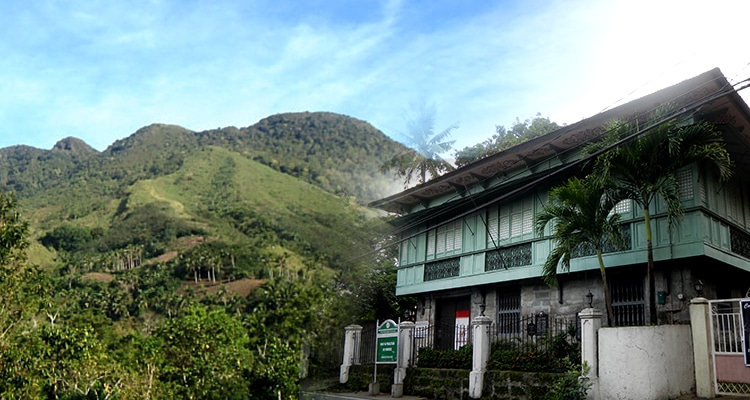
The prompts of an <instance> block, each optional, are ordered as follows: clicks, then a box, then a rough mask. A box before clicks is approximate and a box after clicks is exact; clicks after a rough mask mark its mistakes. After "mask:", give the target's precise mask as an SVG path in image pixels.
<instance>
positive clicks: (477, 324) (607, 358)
mask: <svg viewBox="0 0 750 400" xmlns="http://www.w3.org/2000/svg"><path fill="white" fill-rule="evenodd" d="M695 307H701V309H698V308H695ZM694 308H695V309H694ZM692 314H695V315H692ZM701 316H703V317H702V318H705V305H703V304H699V305H691V319H693V325H692V329H691V325H661V326H638V327H617V328H606V327H602V326H601V321H602V312H601V311H599V310H597V309H594V308H587V309H584V310H583V311H581V312H580V313H579V317H580V320H581V358H582V361H583V362H585V363H587V364H588V366H589V368H590V369H589V372H588V378H589V379H590V382H591V383H592V386H591V389H590V391H589V399H591V400H599V399H607V400H609V399H614V400H631V399H632V400H666V399H671V398H676V397H680V396H682V395H685V394H688V393H695V392H696V391H697V394H698V396H701V397H712V396H711V395H712V394H713V393H711V392H710V388H709V389H707V388H706V387H707V386H710V383H711V381H710V379H711V376H710V373H708V372H709V370H710V360H709V357H708V356H707V353H708V351H707V343H706V342H707V341H708V339H707V338H706V336H707V335H708V334H709V333H708V330H707V329H706V324H707V323H706V322H705V321H704V320H703V319H701ZM491 323H492V320H491V319H490V318H488V317H484V316H480V317H476V318H475V319H474V320H472V323H471V325H472V339H473V340H472V343H473V349H472V350H473V354H472V370H471V371H470V372H469V376H468V378H469V379H468V386H469V387H468V395H469V397H470V398H472V399H479V398H481V397H482V394H483V393H482V390H483V388H486V387H488V386H487V384H486V382H485V380H486V379H487V378H489V379H492V378H491V376H492V375H488V371H487V360H488V357H489V353H490V343H491V337H490V336H491V335H492V334H491V330H490V329H489V327H490V325H491ZM401 324H402V326H401V328H402V330H401V334H400V335H399V343H398V345H399V350H398V351H399V354H401V355H402V356H403V357H401V358H400V360H399V363H398V365H396V366H395V367H396V368H395V369H394V373H393V375H394V376H393V386H392V390H391V395H392V396H393V397H401V396H402V395H403V382H404V380H405V377H406V374H407V372H408V367H410V366H412V365H413V363H412V361H413V360H411V359H410V357H409V356H407V355H410V354H412V346H413V335H412V332H413V329H414V324H413V323H411V322H405V323H404V322H402V323H401ZM360 331H361V327H359V326H350V327H347V330H346V332H347V335H346V339H347V344H345V346H344V350H345V353H344V357H343V360H342V361H343V363H342V366H341V376H340V382H341V383H345V382H346V381H347V380H348V373H349V369H350V368H351V366H352V365H353V364H355V363H356V361H355V359H356V352H357V349H358V348H359V347H360V344H359V343H356V341H358V340H360V337H361V335H359V332H360ZM694 337H697V338H698V339H697V346H696V349H695V351H694V346H693V343H694ZM350 342H351V343H350ZM704 374H705V375H704ZM696 377H698V379H697V382H696Z"/></svg>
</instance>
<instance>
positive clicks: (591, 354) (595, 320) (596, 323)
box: [578, 308, 602, 399]
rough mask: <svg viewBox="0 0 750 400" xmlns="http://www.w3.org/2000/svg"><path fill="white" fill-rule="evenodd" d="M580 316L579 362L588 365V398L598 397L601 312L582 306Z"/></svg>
mask: <svg viewBox="0 0 750 400" xmlns="http://www.w3.org/2000/svg"><path fill="white" fill-rule="evenodd" d="M578 316H579V317H581V362H582V363H586V364H588V366H589V373H588V376H587V378H589V379H590V380H591V392H590V393H589V396H588V398H589V399H592V398H593V399H598V398H599V328H601V327H602V312H601V311H599V310H597V309H596V308H584V309H583V310H581V312H580V313H578Z"/></svg>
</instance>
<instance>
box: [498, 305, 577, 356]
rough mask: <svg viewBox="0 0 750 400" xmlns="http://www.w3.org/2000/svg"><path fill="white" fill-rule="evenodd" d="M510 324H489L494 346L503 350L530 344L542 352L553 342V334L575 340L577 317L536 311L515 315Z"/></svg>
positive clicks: (564, 338)
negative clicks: (516, 316) (526, 314)
mask: <svg viewBox="0 0 750 400" xmlns="http://www.w3.org/2000/svg"><path fill="white" fill-rule="evenodd" d="M510 323H511V325H508V324H507V323H506V324H503V323H498V324H492V325H491V326H490V338H491V339H492V342H493V344H494V345H495V346H497V345H501V346H502V347H503V348H505V349H506V350H525V349H529V348H532V347H533V348H534V349H535V350H537V351H540V352H544V351H547V350H549V349H550V347H551V346H553V345H554V341H555V339H556V338H561V339H563V340H567V341H579V340H580V338H581V333H580V319H579V318H578V316H575V317H561V316H558V317H556V316H551V315H549V314H546V313H539V314H534V315H529V316H526V317H522V318H518V319H516V320H515V321H512V322H510Z"/></svg>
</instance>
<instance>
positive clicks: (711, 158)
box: [594, 109, 731, 324]
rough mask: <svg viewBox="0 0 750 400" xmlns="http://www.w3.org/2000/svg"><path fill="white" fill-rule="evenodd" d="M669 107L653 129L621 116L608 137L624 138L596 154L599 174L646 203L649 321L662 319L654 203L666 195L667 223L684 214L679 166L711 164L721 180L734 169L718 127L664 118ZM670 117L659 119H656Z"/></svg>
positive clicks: (595, 167) (643, 205)
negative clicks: (656, 272) (658, 307)
mask: <svg viewBox="0 0 750 400" xmlns="http://www.w3.org/2000/svg"><path fill="white" fill-rule="evenodd" d="M667 115H668V110H666V109H662V110H659V111H657V112H656V113H655V115H654V116H653V117H652V118H651V121H653V122H650V123H648V124H644V125H643V126H651V127H653V128H651V129H648V130H645V129H644V130H643V132H642V130H641V128H642V127H641V126H639V125H638V124H637V123H627V122H622V121H616V122H613V123H611V124H610V125H609V126H608V127H607V132H608V139H606V140H604V141H603V142H601V145H604V146H606V145H607V144H608V143H614V142H615V141H618V140H619V141H622V140H625V141H624V142H622V143H620V144H619V145H617V146H613V147H612V148H611V149H609V150H608V151H606V152H605V153H602V154H601V155H600V156H599V157H597V159H596V162H595V166H594V170H595V173H596V175H598V176H599V177H600V179H606V180H608V181H609V182H610V183H611V184H612V185H614V186H615V187H617V188H619V189H620V190H622V191H623V192H624V193H625V196H626V197H627V198H630V199H632V200H633V201H634V202H635V203H636V204H638V205H640V206H641V207H642V208H643V217H644V224H645V229H646V232H645V233H646V249H647V269H646V280H647V284H648V292H649V323H651V324H655V323H657V316H656V293H655V290H656V289H655V283H654V255H653V244H652V231H651V208H650V206H651V205H652V204H654V203H653V202H654V201H655V200H656V199H657V198H658V197H661V198H662V199H663V200H664V202H665V204H666V206H667V226H668V228H669V229H671V228H672V225H673V224H674V222H676V221H678V220H679V218H680V217H681V216H682V203H681V200H680V193H679V183H678V181H677V171H678V170H679V169H681V168H683V167H685V166H687V165H690V164H692V163H698V165H699V166H701V167H711V168H712V169H713V170H714V171H715V172H716V173H717V175H718V177H719V178H720V179H721V180H726V179H728V178H729V176H730V175H731V161H730V159H729V153H728V152H727V150H726V146H725V144H724V141H723V139H722V135H721V132H720V131H719V130H718V129H717V127H716V126H715V125H713V124H711V123H708V122H690V121H686V120H684V119H683V120H681V119H678V118H672V119H669V118H665V116H667ZM663 120H664V121H666V122H662V123H656V121H663Z"/></svg>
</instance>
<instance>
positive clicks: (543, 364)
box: [487, 332, 581, 372]
mask: <svg viewBox="0 0 750 400" xmlns="http://www.w3.org/2000/svg"><path fill="white" fill-rule="evenodd" d="M580 359H581V351H580V344H578V343H574V342H573V341H572V339H571V333H568V332H560V333H559V334H557V335H555V336H554V337H551V338H540V342H539V343H537V344H528V345H525V346H521V347H519V346H518V345H517V344H516V343H513V342H508V341H497V342H494V343H492V346H491V349H490V356H489V360H488V362H487V368H489V369H498V370H509V371H526V372H563V371H565V370H566V369H567V368H568V365H569V364H571V363H573V364H579V363H580Z"/></svg>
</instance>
